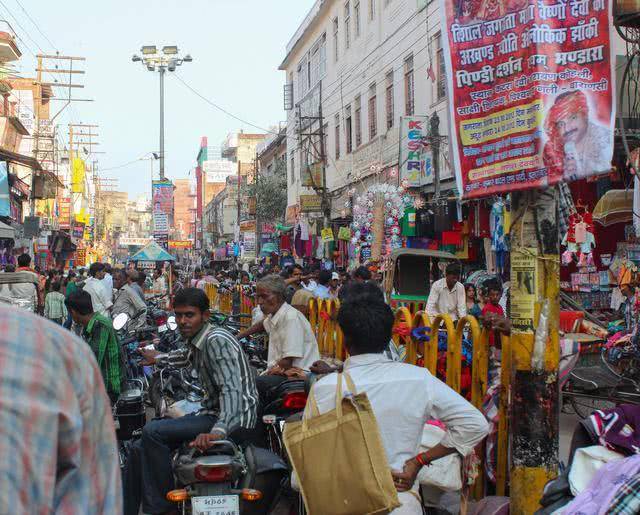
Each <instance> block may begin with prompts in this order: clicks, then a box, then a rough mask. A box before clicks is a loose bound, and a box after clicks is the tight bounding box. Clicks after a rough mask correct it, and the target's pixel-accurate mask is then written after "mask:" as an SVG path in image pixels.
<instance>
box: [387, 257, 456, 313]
mask: <svg viewBox="0 0 640 515" xmlns="http://www.w3.org/2000/svg"><path fill="white" fill-rule="evenodd" d="M389 259H390V263H389V266H388V268H387V272H386V274H385V278H384V283H383V284H384V292H385V295H386V298H387V301H388V303H389V304H390V305H391V307H392V308H396V307H399V306H408V307H413V308H414V309H410V311H412V312H415V311H418V310H424V308H425V307H426V304H427V298H428V297H429V291H430V290H431V285H432V284H433V283H434V282H435V281H437V280H438V279H441V278H442V277H444V269H445V268H446V266H447V265H448V264H449V263H454V262H456V263H459V262H460V260H459V259H458V258H457V257H456V256H454V255H453V254H450V253H449V252H443V251H441V250H425V249H407V248H402V249H395V250H393V251H392V252H391V256H390V258H389Z"/></svg>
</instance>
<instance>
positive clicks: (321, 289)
mask: <svg viewBox="0 0 640 515" xmlns="http://www.w3.org/2000/svg"><path fill="white" fill-rule="evenodd" d="M313 295H314V296H315V297H318V298H319V299H332V298H333V295H331V292H330V291H329V287H328V286H323V285H322V284H318V285H317V286H316V289H315V290H313Z"/></svg>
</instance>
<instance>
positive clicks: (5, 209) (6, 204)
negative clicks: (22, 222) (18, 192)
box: [0, 161, 11, 216]
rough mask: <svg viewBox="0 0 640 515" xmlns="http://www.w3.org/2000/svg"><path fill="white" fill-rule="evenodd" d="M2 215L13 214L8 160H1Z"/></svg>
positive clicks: (0, 197) (0, 203)
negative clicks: (10, 199)
mask: <svg viewBox="0 0 640 515" xmlns="http://www.w3.org/2000/svg"><path fill="white" fill-rule="evenodd" d="M0 216H11V202H10V201H9V175H8V173H7V163H6V161H0Z"/></svg>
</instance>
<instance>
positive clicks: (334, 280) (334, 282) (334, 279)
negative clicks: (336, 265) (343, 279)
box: [329, 272, 340, 299]
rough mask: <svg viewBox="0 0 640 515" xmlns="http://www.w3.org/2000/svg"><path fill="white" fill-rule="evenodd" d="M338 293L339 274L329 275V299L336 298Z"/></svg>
mask: <svg viewBox="0 0 640 515" xmlns="http://www.w3.org/2000/svg"><path fill="white" fill-rule="evenodd" d="M338 291H340V274H339V273H338V272H332V273H331V282H330V283H329V293H330V294H331V297H332V298H334V299H336V298H338Z"/></svg>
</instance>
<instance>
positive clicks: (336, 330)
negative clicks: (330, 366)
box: [206, 285, 511, 498]
mask: <svg viewBox="0 0 640 515" xmlns="http://www.w3.org/2000/svg"><path fill="white" fill-rule="evenodd" d="M206 292H207V296H208V297H209V300H210V303H211V306H212V309H218V310H219V311H221V312H223V313H227V314H231V313H232V310H233V294H232V293H230V292H221V293H220V292H218V290H217V289H216V287H215V286H212V285H207V287H206ZM254 307H255V299H253V298H251V297H250V296H247V295H245V294H244V293H243V292H242V291H240V312H241V313H244V314H251V312H252V310H253V308H254ZM418 307H420V306H419V304H418V303H415V304H413V305H410V306H401V307H398V308H397V309H396V310H395V323H394V331H393V336H392V338H393V341H394V343H395V344H396V345H397V346H404V349H405V353H406V357H405V361H406V362H407V363H410V364H412V365H417V364H419V357H420V356H422V366H424V367H425V368H427V369H428V370H429V371H430V372H431V373H432V374H433V375H434V376H435V375H437V374H438V370H437V366H438V334H439V332H440V331H441V330H444V331H446V334H447V351H446V358H445V359H446V378H445V381H446V383H447V385H449V387H450V388H452V389H453V390H455V391H456V392H458V393H462V392H461V389H462V385H461V379H462V363H463V362H462V345H463V344H462V342H463V339H464V337H465V336H467V337H469V338H470V339H471V341H472V343H473V359H472V363H471V393H470V400H471V403H472V404H473V405H474V406H475V407H476V408H478V409H481V408H482V404H483V401H484V400H485V395H486V393H487V388H488V370H489V343H488V342H489V331H488V330H487V329H485V328H482V327H481V326H480V324H479V323H478V320H477V319H476V318H474V317H473V316H466V317H464V318H462V319H461V320H459V321H458V322H457V324H454V323H453V321H452V320H451V318H450V317H449V316H448V315H438V316H436V317H435V318H434V319H433V320H430V319H429V317H428V316H427V314H426V313H425V312H424V311H419V310H418V311H416V309H417V308H418ZM339 308H340V302H339V301H338V300H333V299H330V300H324V299H315V298H314V299H311V300H310V301H309V316H308V318H309V323H310V324H311V329H312V331H313V333H314V334H315V336H316V340H317V342H318V348H319V351H320V354H321V355H322V356H323V357H331V358H336V359H339V360H342V361H344V359H346V357H347V350H346V348H345V347H344V341H343V334H342V330H341V329H340V327H339V325H338V322H337V313H338V310H339ZM416 328H429V329H430V334H431V338H430V339H429V341H428V342H427V343H424V342H423V341H421V340H418V339H416V338H414V336H413V335H412V331H413V330H414V329H416ZM510 377H511V348H510V340H509V338H508V337H506V336H502V363H501V384H502V388H501V392H502V393H503V394H502V395H500V401H499V423H498V437H497V457H496V462H497V464H496V492H497V494H498V495H505V492H506V491H507V482H508V469H507V466H508V454H509V449H508V442H509V438H508V431H509V424H508V422H509V421H508V412H509V399H508V395H507V394H506V393H504V392H508V391H509V382H510ZM479 454H480V455H479V458H480V461H481V466H480V468H479V476H478V479H477V480H476V483H475V485H474V489H473V492H474V496H475V497H476V498H480V497H482V496H483V494H484V491H485V484H484V481H485V477H484V461H485V459H484V458H485V456H484V452H480V453H479Z"/></svg>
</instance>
